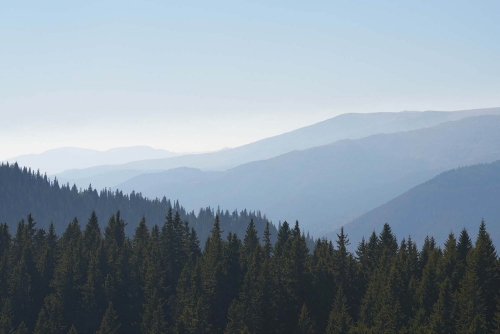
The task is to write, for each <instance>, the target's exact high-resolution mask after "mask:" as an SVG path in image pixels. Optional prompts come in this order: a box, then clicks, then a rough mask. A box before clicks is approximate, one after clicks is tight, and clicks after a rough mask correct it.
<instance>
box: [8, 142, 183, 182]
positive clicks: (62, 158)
mask: <svg viewBox="0 0 500 334" xmlns="http://www.w3.org/2000/svg"><path fill="white" fill-rule="evenodd" d="M176 155H177V154H176V153H172V152H169V151H165V150H157V149H154V148H151V147H147V146H137V147H121V148H114V149H111V150H107V151H96V150H89V149H83V148H76V147H63V148H57V149H53V150H49V151H46V152H43V153H40V154H28V155H22V156H18V157H15V158H11V159H7V160H6V162H7V161H8V162H10V163H15V162H17V163H18V164H19V166H26V167H29V168H32V169H35V170H36V169H40V170H43V171H44V172H46V173H48V174H56V173H60V172H62V171H65V170H68V169H75V168H88V167H92V166H98V165H116V164H124V163H127V162H131V161H136V160H143V159H161V158H170V157H174V156H176ZM87 185H88V184H87Z"/></svg>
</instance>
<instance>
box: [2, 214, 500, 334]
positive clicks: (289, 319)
mask: <svg viewBox="0 0 500 334" xmlns="http://www.w3.org/2000/svg"><path fill="white" fill-rule="evenodd" d="M125 226H126V223H125V221H124V220H123V219H122V217H121V214H120V212H117V213H115V214H113V215H112V216H111V217H110V218H109V220H108V221H107V224H106V225H105V227H104V229H103V231H101V228H100V225H99V222H98V218H97V215H96V214H95V212H93V213H92V214H91V215H90V218H88V221H87V223H86V225H85V226H84V227H82V226H81V225H80V223H79V222H78V220H77V219H75V220H74V221H73V222H72V223H70V224H69V225H68V226H67V228H66V229H65V231H64V233H63V234H62V235H61V236H60V237H59V236H58V235H57V234H56V232H55V227H54V225H53V224H51V225H50V226H49V228H48V229H47V230H45V229H43V228H37V224H36V222H35V220H34V218H33V217H32V216H31V215H28V217H27V220H21V221H20V222H19V223H18V225H17V229H16V231H15V233H14V234H13V236H12V235H11V233H10V231H9V227H8V225H7V224H5V223H4V224H0V300H1V305H0V306H1V311H0V332H1V333H36V334H38V333H61V334H66V333H100V334H105V333H498V332H500V326H499V325H500V304H499V302H500V300H499V299H498V297H499V287H500V276H499V264H500V263H499V259H498V257H497V254H496V251H495V247H494V245H493V243H492V241H491V238H490V236H489V234H488V232H487V231H486V225H485V223H484V222H482V223H481V225H480V227H479V232H478V234H477V238H476V240H475V243H474V244H473V243H472V241H471V238H470V236H469V234H468V232H467V231H466V230H465V229H464V230H462V231H461V233H460V235H459V237H458V240H457V238H456V237H455V236H454V235H453V234H452V233H451V234H450V235H449V237H448V240H447V241H446V243H445V244H444V247H443V248H441V247H438V246H437V245H436V243H435V241H434V240H433V238H426V240H425V242H424V243H423V245H422V247H421V248H420V250H419V249H418V248H417V245H416V244H415V243H414V242H413V241H412V240H411V238H408V239H403V240H401V241H400V242H399V243H398V241H397V239H396V237H395V236H394V235H393V233H392V232H391V228H390V226H389V225H387V224H386V225H385V226H384V228H383V230H382V231H381V232H380V234H378V235H377V234H376V233H375V232H373V233H372V234H371V235H370V237H369V238H368V239H367V240H364V239H363V240H362V241H361V242H360V244H359V245H358V247H357V249H356V251H355V252H354V253H351V252H349V251H348V246H349V239H348V236H347V235H346V234H345V233H344V230H343V229H342V230H341V232H340V233H339V234H338V235H337V239H336V241H335V242H332V241H329V240H326V239H320V240H318V241H317V242H316V244H315V246H314V249H313V250H309V249H308V247H307V242H306V236H305V235H304V233H303V231H301V230H300V227H299V224H298V222H297V223H296V224H295V225H294V226H290V225H289V224H288V223H287V222H284V223H283V224H280V225H279V228H278V229H277V236H276V242H275V243H274V244H273V243H272V242H271V230H270V224H269V223H267V224H266V228H265V230H264V233H263V234H262V238H260V237H259V235H258V233H257V230H256V227H255V223H254V221H253V220H250V221H249V223H248V225H247V228H246V231H245V234H244V236H243V239H240V238H239V237H238V236H237V235H236V234H234V233H231V232H229V233H228V234H227V237H223V236H222V235H223V231H222V229H221V226H220V221H219V217H218V216H216V217H215V219H214V222H213V224H212V229H211V232H210V235H209V236H208V238H207V240H206V242H205V244H204V246H203V249H201V248H200V241H199V239H198V236H197V233H196V231H195V229H194V228H192V227H190V225H189V223H188V222H187V221H183V220H182V218H181V216H180V214H179V213H178V212H175V213H174V211H173V210H172V209H171V208H170V209H169V210H168V212H167V215H166V217H165V219H164V222H163V224H161V225H153V226H152V227H151V228H150V227H148V225H147V224H146V221H145V219H142V220H141V221H140V223H139V224H138V225H137V227H136V229H135V232H134V234H133V236H132V237H128V236H127V235H126V233H125Z"/></svg>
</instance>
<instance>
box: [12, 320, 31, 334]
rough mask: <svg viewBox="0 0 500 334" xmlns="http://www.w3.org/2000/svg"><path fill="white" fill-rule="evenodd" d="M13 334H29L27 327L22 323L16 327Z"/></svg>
mask: <svg viewBox="0 0 500 334" xmlns="http://www.w3.org/2000/svg"><path fill="white" fill-rule="evenodd" d="M15 334H29V331H28V326H26V324H25V323H24V321H22V322H21V324H19V327H17V330H16V332H15Z"/></svg>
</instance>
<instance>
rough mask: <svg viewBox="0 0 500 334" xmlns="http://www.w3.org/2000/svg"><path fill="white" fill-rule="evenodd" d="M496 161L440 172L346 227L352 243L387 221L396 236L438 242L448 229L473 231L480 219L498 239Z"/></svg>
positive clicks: (499, 204)
mask: <svg viewBox="0 0 500 334" xmlns="http://www.w3.org/2000/svg"><path fill="white" fill-rule="evenodd" d="M499 216H500V161H496V162H494V163H490V164H480V165H475V166H470V167H463V168H458V169H454V170H450V171H447V172H444V173H442V174H440V175H438V176H436V177H435V178H433V179H431V180H429V181H427V182H425V183H423V184H421V185H419V186H417V187H415V188H413V189H411V190H409V191H407V192H406V193H404V194H402V195H401V196H398V197H396V198H394V199H393V200H391V201H389V202H388V203H386V204H384V205H382V206H380V207H378V208H376V209H374V210H372V211H370V212H368V213H366V214H364V215H362V216H361V217H359V218H357V219H355V220H354V221H353V222H351V223H349V224H347V225H345V230H346V232H347V233H348V234H349V238H350V239H351V242H353V244H355V245H356V244H357V242H359V241H360V240H361V237H362V236H363V235H364V236H365V238H367V237H368V236H367V235H366V233H371V232H370V231H372V230H376V231H380V230H381V228H382V226H383V224H384V223H389V224H390V225H391V227H392V231H393V232H394V233H395V234H396V235H397V236H398V238H399V239H401V238H403V237H408V235H411V237H412V239H413V240H414V241H416V242H417V243H419V244H422V242H423V240H424V238H425V236H426V235H430V236H434V238H435V239H436V241H437V242H438V244H442V243H443V242H444V241H445V240H446V238H447V236H448V234H449V232H450V231H453V232H454V233H455V235H458V234H459V233H460V230H461V229H462V228H464V227H465V228H467V230H469V231H474V230H475V229H476V228H477V225H478V224H479V222H480V221H481V219H485V221H486V223H488V231H489V233H490V234H491V237H492V238H493V240H494V241H495V243H496V244H497V245H498V244H499V243H500V224H499V223H500V221H499V220H498V219H499V218H498V217H499Z"/></svg>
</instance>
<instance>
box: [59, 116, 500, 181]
mask: <svg viewBox="0 0 500 334" xmlns="http://www.w3.org/2000/svg"><path fill="white" fill-rule="evenodd" d="M483 114H500V108H490V109H477V110H465V111H457V112H438V111H426V112H400V113H368V114H343V115H340V116H337V117H334V118H331V119H328V120H326V121H323V122H320V123H317V124H314V125H311V126H307V127H304V128H300V129H298V130H295V131H291V132H288V133H285V134H282V135H279V136H274V137H271V138H266V139H263V140H260V141H257V142H254V143H251V144H248V145H244V146H241V147H237V148H233V149H228V150H224V151H219V152H212V153H204V154H191V155H183V156H178V157H173V158H167V159H155V160H144V161H135V162H131V163H127V164H123V165H115V166H98V167H93V168H88V169H83V170H72V171H66V172H64V173H61V174H59V175H58V178H60V179H61V180H62V181H63V182H70V183H71V184H72V183H76V184H77V185H79V186H81V187H86V186H88V184H89V183H92V184H93V185H94V186H95V187H97V188H102V187H114V186H116V185H117V184H118V183H121V182H124V181H125V180H127V178H126V176H125V175H124V176H123V177H115V178H114V179H113V180H108V182H106V181H105V180H106V179H105V178H102V177H99V175H102V174H104V173H109V172H114V171H117V170H127V171H130V173H129V174H127V176H128V175H132V174H135V175H139V174H141V173H142V172H143V171H151V170H157V171H158V170H168V169H173V168H179V167H191V168H198V169H202V170H216V171H222V170H226V169H228V168H233V167H236V166H239V165H241V164H245V163H248V162H252V161H258V160H265V159H270V158H273V157H276V156H278V155H281V154H285V153H288V152H291V151H294V150H304V149H309V148H312V147H317V146H321V145H326V144H330V143H333V142H335V141H338V140H343V139H359V138H363V137H367V136H370V135H374V134H378V133H396V132H402V131H410V130H415V129H420V128H424V127H431V126H435V125H438V124H441V123H443V122H447V121H453V120H459V119H462V118H465V117H469V116H474V115H483ZM103 180H104V182H102V181H103ZM117 181H119V182H117Z"/></svg>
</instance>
